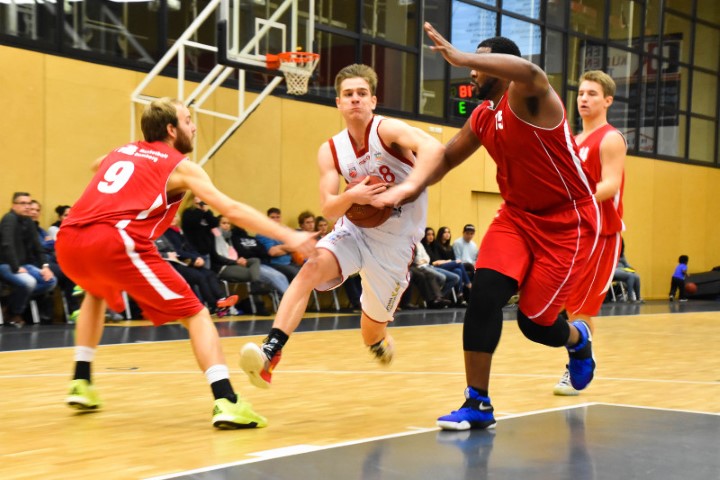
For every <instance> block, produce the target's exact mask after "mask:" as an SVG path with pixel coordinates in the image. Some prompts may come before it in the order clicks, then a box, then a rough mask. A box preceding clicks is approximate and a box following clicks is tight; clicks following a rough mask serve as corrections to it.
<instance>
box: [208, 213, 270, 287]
mask: <svg viewBox="0 0 720 480" xmlns="http://www.w3.org/2000/svg"><path fill="white" fill-rule="evenodd" d="M219 224H220V228H218V229H213V234H215V250H214V251H213V254H212V255H211V257H210V259H211V264H212V269H213V270H214V271H215V273H217V274H218V277H220V279H221V280H226V281H228V282H235V283H245V282H258V281H260V263H261V262H260V259H259V258H245V257H243V256H241V255H238V253H237V250H235V247H234V246H233V244H232V231H231V229H232V223H230V220H228V219H227V218H226V217H223V216H221V217H220V220H219Z"/></svg>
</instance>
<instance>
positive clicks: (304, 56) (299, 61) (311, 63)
mask: <svg viewBox="0 0 720 480" xmlns="http://www.w3.org/2000/svg"><path fill="white" fill-rule="evenodd" d="M319 61H320V55H319V54H317V53H311V52H282V53H279V54H278V55H271V54H268V55H267V56H266V64H267V68H271V69H273V70H274V69H280V71H282V72H283V74H284V75H285V84H286V86H287V93H289V94H290V95H305V94H306V93H307V91H308V83H309V82H310V77H311V76H312V73H313V70H315V67H316V66H317V64H318V62H319Z"/></svg>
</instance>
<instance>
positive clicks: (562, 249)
mask: <svg viewBox="0 0 720 480" xmlns="http://www.w3.org/2000/svg"><path fill="white" fill-rule="evenodd" d="M597 228H598V225H597V204H596V203H595V202H593V201H586V202H582V205H571V206H569V208H567V209H564V210H561V211H555V212H552V213H548V214H544V215H542V216H540V215H534V214H531V213H528V212H525V211H522V210H519V209H516V208H513V207H509V206H507V205H503V207H502V208H501V209H500V211H499V212H498V214H497V216H496V217H495V219H494V220H493V222H492V223H491V224H490V228H489V229H488V231H487V233H486V234H485V237H484V238H483V240H482V244H481V245H480V251H479V253H478V259H477V263H476V265H475V267H476V268H488V269H491V270H495V271H497V272H500V273H502V274H503V275H507V276H508V277H511V278H514V279H515V280H517V282H518V285H519V289H520V303H519V308H520V310H521V311H522V312H523V313H524V314H525V315H527V316H528V317H529V318H530V319H531V320H533V321H534V322H536V323H538V324H539V325H551V324H552V323H553V322H554V321H555V320H556V319H557V316H558V314H559V313H560V310H561V309H562V308H563V307H564V305H565V301H566V299H567V296H568V295H569V293H570V292H571V291H572V289H573V288H574V286H573V283H574V282H575V281H576V280H577V276H578V272H579V271H580V270H581V269H582V268H583V267H584V266H585V263H586V262H587V259H588V258H589V256H590V253H591V252H592V250H593V247H594V245H595V242H596V239H597Z"/></svg>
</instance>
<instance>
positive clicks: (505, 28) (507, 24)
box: [500, 15, 542, 65]
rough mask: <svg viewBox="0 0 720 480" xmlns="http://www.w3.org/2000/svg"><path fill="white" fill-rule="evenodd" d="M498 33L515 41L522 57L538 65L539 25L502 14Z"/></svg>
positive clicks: (540, 40) (540, 46)
mask: <svg viewBox="0 0 720 480" xmlns="http://www.w3.org/2000/svg"><path fill="white" fill-rule="evenodd" d="M500 33H501V35H502V36H504V37H507V38H509V39H510V40H512V41H514V42H515V43H517V46H518V47H520V54H521V55H522V56H523V57H524V58H526V59H528V60H530V61H531V62H533V63H535V64H537V65H540V52H541V50H542V36H541V33H540V26H538V25H535V24H532V23H528V22H524V21H522V20H518V19H516V18H513V17H508V16H505V15H503V16H502V24H501V26H500Z"/></svg>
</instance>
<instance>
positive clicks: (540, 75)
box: [424, 22, 563, 128]
mask: <svg viewBox="0 0 720 480" xmlns="http://www.w3.org/2000/svg"><path fill="white" fill-rule="evenodd" d="M424 28H425V32H426V33H427V35H428V37H429V38H430V40H432V42H433V43H434V44H435V45H434V46H432V47H430V48H431V49H432V50H435V51H437V52H440V53H441V54H442V56H443V57H444V58H445V60H447V61H448V63H450V64H451V65H455V66H456V67H467V68H469V69H471V70H476V71H479V72H482V73H484V74H486V75H489V76H491V77H495V78H499V79H503V80H505V81H507V82H509V87H508V102H509V103H510V107H512V109H513V112H514V113H515V115H517V116H518V118H520V119H522V120H525V121H527V122H529V123H531V124H533V125H536V126H538V127H542V128H553V127H555V126H557V124H559V123H560V121H561V120H562V118H563V107H562V102H561V101H560V99H559V97H558V96H557V95H555V93H554V92H553V90H552V88H551V87H550V82H549V81H548V78H547V75H545V72H544V71H543V70H542V69H541V68H540V67H538V66H537V65H535V64H534V63H532V62H529V61H527V60H525V59H524V58H521V57H517V56H515V55H508V54H504V53H489V52H484V53H483V52H480V53H470V52H461V51H460V50H458V49H457V48H455V47H454V46H453V45H452V44H451V43H450V42H448V41H447V40H446V39H445V38H444V37H443V36H442V35H440V33H438V31H437V30H435V28H433V26H432V25H430V24H429V23H427V22H425V25H424Z"/></svg>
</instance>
